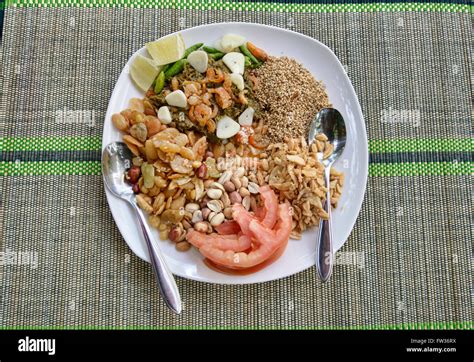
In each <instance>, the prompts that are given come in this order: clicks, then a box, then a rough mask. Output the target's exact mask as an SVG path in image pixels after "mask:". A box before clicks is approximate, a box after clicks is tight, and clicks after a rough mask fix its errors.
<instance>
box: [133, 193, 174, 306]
mask: <svg viewBox="0 0 474 362" xmlns="http://www.w3.org/2000/svg"><path fill="white" fill-rule="evenodd" d="M130 203H131V204H132V206H133V208H134V209H135V211H136V213H137V215H138V222H139V224H140V227H141V229H142V232H143V237H144V238H145V242H146V245H147V248H148V253H149V255H150V261H151V265H152V266H153V271H154V272H155V275H156V278H157V279H158V288H159V289H160V293H161V296H162V297H163V299H164V301H165V303H166V305H167V306H168V307H169V308H170V309H171V310H173V312H175V313H176V314H179V313H181V297H180V295H179V290H178V287H177V286H176V282H175V280H174V276H173V274H172V273H171V271H170V270H169V268H168V266H167V265H166V261H165V258H164V257H163V254H162V253H161V250H160V248H159V247H158V245H156V241H155V240H154V238H153V237H152V233H151V231H150V228H149V227H148V224H147V223H146V221H145V216H144V215H143V211H142V210H141V209H140V208H139V207H138V205H137V203H136V201H135V200H130Z"/></svg>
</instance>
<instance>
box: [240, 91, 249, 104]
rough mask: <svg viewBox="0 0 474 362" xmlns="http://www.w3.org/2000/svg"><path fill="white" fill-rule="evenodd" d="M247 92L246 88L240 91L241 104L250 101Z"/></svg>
mask: <svg viewBox="0 0 474 362" xmlns="http://www.w3.org/2000/svg"><path fill="white" fill-rule="evenodd" d="M245 93H247V91H246V90H243V91H241V92H240V93H239V103H241V104H248V103H249V101H248V100H247V98H245Z"/></svg>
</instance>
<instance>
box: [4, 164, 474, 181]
mask: <svg viewBox="0 0 474 362" xmlns="http://www.w3.org/2000/svg"><path fill="white" fill-rule="evenodd" d="M473 166H474V162H411V163H378V164H370V165H369V176H373V177H376V176H423V175H435V176H436V175H438V176H442V175H471V174H472V172H473ZM100 169H101V166H100V161H77V162H66V161H65V162H61V161H48V162H41V161H34V162H27V161H17V162H0V175H3V176H7V175H8V176H21V175H100V172H101V171H100Z"/></svg>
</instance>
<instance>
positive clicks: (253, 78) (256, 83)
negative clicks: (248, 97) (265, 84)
mask: <svg viewBox="0 0 474 362" xmlns="http://www.w3.org/2000/svg"><path fill="white" fill-rule="evenodd" d="M247 77H248V78H249V80H250V81H251V82H252V86H253V89H257V88H258V86H259V85H260V82H259V80H258V78H257V77H256V75H255V74H254V73H249V74H248V75H247Z"/></svg>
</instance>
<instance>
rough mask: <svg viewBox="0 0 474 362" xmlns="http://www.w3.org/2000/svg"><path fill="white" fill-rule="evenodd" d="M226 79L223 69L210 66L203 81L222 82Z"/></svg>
mask: <svg viewBox="0 0 474 362" xmlns="http://www.w3.org/2000/svg"><path fill="white" fill-rule="evenodd" d="M223 81H224V73H222V70H220V69H216V68H208V69H207V71H206V78H204V80H203V83H221V82H223Z"/></svg>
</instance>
